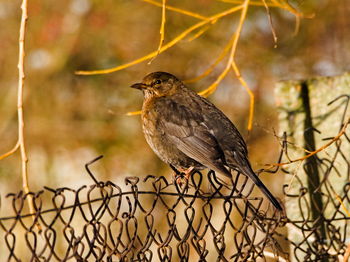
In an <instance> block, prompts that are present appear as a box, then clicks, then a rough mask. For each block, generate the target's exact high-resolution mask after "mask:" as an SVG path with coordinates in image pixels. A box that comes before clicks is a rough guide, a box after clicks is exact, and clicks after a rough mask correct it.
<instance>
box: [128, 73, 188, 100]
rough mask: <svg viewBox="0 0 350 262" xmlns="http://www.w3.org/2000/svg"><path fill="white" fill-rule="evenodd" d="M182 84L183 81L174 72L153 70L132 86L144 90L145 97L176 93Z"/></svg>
mask: <svg viewBox="0 0 350 262" xmlns="http://www.w3.org/2000/svg"><path fill="white" fill-rule="evenodd" d="M182 86H183V83H182V82H181V81H180V80H179V79H177V78H176V76H174V75H172V74H169V73H166V72H153V73H150V74H149V75H147V76H145V77H144V78H143V80H142V82H141V83H136V84H133V85H132V86H131V87H132V88H136V89H139V90H142V91H143V94H144V96H145V97H161V96H168V95H172V94H174V93H175V92H176V91H177V90H178V89H179V88H180V87H182Z"/></svg>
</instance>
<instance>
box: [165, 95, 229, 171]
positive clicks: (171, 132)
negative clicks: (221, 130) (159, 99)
mask: <svg viewBox="0 0 350 262" xmlns="http://www.w3.org/2000/svg"><path fill="white" fill-rule="evenodd" d="M166 103H167V107H168V109H169V110H165V111H166V112H165V111H164V112H162V114H163V117H162V119H160V120H159V121H160V122H159V124H160V126H161V128H162V129H163V131H164V135H166V136H167V138H168V139H169V141H171V142H172V143H173V144H174V145H175V146H176V147H177V148H178V149H179V150H180V151H181V152H183V153H184V154H185V155H187V156H188V157H190V158H192V159H194V160H196V161H197V162H199V163H201V164H202V165H204V166H206V167H208V168H210V169H212V170H215V171H218V172H220V173H223V174H225V175H227V176H230V173H229V171H228V170H227V169H226V168H225V166H224V162H225V160H224V153H223V152H222V150H221V148H220V146H219V144H218V142H217V140H216V138H215V136H214V135H213V134H212V133H211V130H210V129H209V128H208V127H207V126H206V124H205V122H204V118H203V116H202V115H201V112H196V111H194V110H191V109H190V108H188V107H187V106H184V105H182V104H179V103H176V102H175V101H171V100H170V101H169V100H167V101H166Z"/></svg>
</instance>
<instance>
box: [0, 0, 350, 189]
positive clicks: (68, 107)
mask: <svg viewBox="0 0 350 262" xmlns="http://www.w3.org/2000/svg"><path fill="white" fill-rule="evenodd" d="M167 3H168V4H170V5H174V6H177V7H181V8H184V9H187V10H191V11H194V12H197V13H200V14H202V15H206V16H210V15H213V14H216V13H218V12H220V11H223V10H225V9H227V8H229V7H230V5H231V6H232V5H233V4H232V3H227V2H221V1H214V0H196V1H171V0H169V1H167ZM20 4H21V1H19V0H0V23H1V29H0V47H1V52H0V139H1V140H0V141H1V143H0V154H2V153H5V152H7V151H8V150H9V149H11V148H12V147H13V146H14V144H15V143H16V139H17V111H16V110H17V106H16V102H17V97H16V96H17V81H18V73H17V61H18V31H19V25H20V15H21V10H20ZM290 4H291V5H292V6H294V7H295V8H296V9H297V10H299V11H300V12H302V13H304V14H306V15H307V16H313V18H303V19H301V23H300V28H299V31H298V33H297V34H295V33H294V31H295V26H296V25H295V17H294V15H292V14H291V13H289V12H288V11H286V10H282V9H279V8H271V9H270V11H271V18H272V22H273V27H274V29H275V32H276V34H277V37H278V42H277V47H276V48H274V46H275V43H274V41H273V37H272V33H271V27H270V24H269V20H268V16H267V14H266V10H265V8H264V7H263V6H252V7H250V8H249V10H248V17H247V19H246V21H245V23H244V26H243V31H242V35H241V38H240V40H239V44H238V49H237V55H236V62H237V64H238V66H239V68H240V70H241V73H242V75H243V77H244V78H245V80H246V81H247V82H248V84H249V86H250V88H251V89H252V90H253V92H254V94H255V98H256V103H255V106H256V107H255V117H254V122H253V130H252V131H251V132H250V133H249V134H248V132H247V129H246V127H247V120H248V113H249V96H248V94H247V93H246V91H245V90H244V88H243V87H242V86H241V85H240V83H239V81H238V80H237V79H236V78H235V76H234V74H233V73H232V72H229V74H228V75H227V77H226V78H225V79H224V81H222V82H221V84H220V85H219V87H218V89H217V91H216V92H215V93H214V94H213V95H211V96H210V97H209V99H210V100H211V101H212V102H214V103H215V104H216V105H217V106H218V107H219V108H220V109H222V110H223V111H224V112H225V113H226V114H227V115H228V116H229V117H230V119H231V120H232V121H233V122H234V123H235V124H236V126H237V127H238V129H239V130H240V131H241V133H242V135H243V136H244V137H245V138H246V140H247V144H248V147H249V152H250V159H251V162H252V164H253V166H254V168H255V169H258V168H262V167H263V166H264V164H267V163H275V162H276V161H277V158H278V154H279V151H280V146H279V143H278V139H277V138H276V137H275V136H274V131H276V132H278V123H277V113H278V112H277V111H276V107H275V101H274V96H273V89H274V86H275V84H276V82H277V81H281V80H285V79H305V78H308V77H311V76H316V75H337V74H342V73H343V72H346V71H349V70H350V64H349V61H350V19H349V16H350V5H349V4H348V0H338V1H331V0H328V1H327V0H314V1H312V0H309V1H306V0H304V1H302V0H297V1H291V2H290ZM28 14H29V20H28V25H27V32H26V46H25V49H26V58H25V69H26V79H25V99H24V113H25V139H26V140H25V142H26V147H27V153H28V157H29V183H30V186H31V190H34V191H36V190H40V189H41V188H42V187H43V186H44V185H46V186H50V187H63V186H67V187H78V186H81V185H83V184H92V183H93V181H92V180H91V179H90V178H89V177H88V175H87V174H86V172H85V169H84V164H85V163H87V162H88V161H90V160H92V159H93V158H95V157H96V156H98V155H101V154H103V155H104V158H103V159H102V160H100V161H99V162H98V163H96V164H95V165H94V167H93V171H94V173H95V175H96V176H97V177H98V179H101V180H112V181H113V182H115V183H123V181H124V178H125V177H126V176H139V177H144V176H145V175H147V174H154V175H158V176H159V175H165V176H167V177H170V176H171V175H172V171H171V169H170V168H169V167H167V166H166V165H165V164H164V163H162V162H161V161H160V160H159V159H158V158H157V157H156V155H155V154H154V153H153V152H152V151H151V149H150V148H149V147H148V145H147V144H146V141H145V139H144V137H143V134H142V130H141V124H140V116H127V115H126V113H127V112H129V111H136V110H139V109H140V108H141V105H142V94H141V93H140V92H138V91H137V90H133V89H130V88H129V86H130V85H131V84H133V83H135V82H138V81H140V80H141V79H142V77H143V76H144V75H146V74H148V73H150V72H152V71H159V70H161V71H168V72H170V73H173V74H175V75H176V76H178V77H179V78H180V79H183V80H185V79H190V78H194V77H196V76H198V75H200V74H201V73H203V72H204V71H205V70H206V69H207V67H208V66H209V65H210V64H211V63H213V62H214V61H215V59H216V58H217V57H218V55H219V54H220V52H221V50H222V49H223V48H224V46H225V45H226V43H227V41H228V40H229V39H230V37H231V35H232V33H233V32H234V31H235V29H236V26H237V22H238V19H239V16H238V15H237V14H233V15H230V16H227V17H225V18H224V19H222V20H220V21H218V22H217V24H215V25H213V26H212V27H211V28H210V29H209V30H208V31H207V32H206V33H205V34H203V35H202V36H200V37H199V38H197V39H195V40H193V41H188V39H184V40H182V41H181V42H180V43H179V44H178V45H176V46H174V47H173V48H171V49H169V50H168V51H166V52H165V53H162V54H160V55H159V56H158V57H157V58H156V59H155V60H153V61H152V63H151V64H148V63H147V62H143V63H141V64H138V65H135V66H132V67H129V68H127V69H125V70H122V71H118V72H115V73H111V74H106V75H96V76H78V75H75V74H74V72H75V71H76V70H94V69H105V68H110V67H113V66H117V65H121V64H124V63H127V62H129V61H132V60H134V59H136V58H139V57H141V56H144V55H146V54H148V53H150V52H152V51H154V50H156V49H157V47H158V43H159V28H160V21H161V8H159V7H156V6H154V5H151V4H149V3H146V2H143V1H138V0H130V1H122V0H113V1H112V0H106V1H96V0H61V1H39V0H31V1H29V6H28ZM166 15H167V21H166V25H165V43H167V42H168V41H170V40H171V39H173V38H174V37H175V36H176V35H178V34H179V33H180V32H182V31H183V30H185V29H186V28H188V27H189V26H191V25H193V24H194V23H197V22H198V20H196V19H195V18H191V17H188V16H185V15H181V14H178V13H175V12H171V11H167V12H166ZM224 67H225V62H223V63H221V64H220V65H219V66H218V67H216V69H215V70H214V71H213V73H212V74H210V75H209V76H208V77H206V78H204V79H202V80H200V81H198V82H196V83H192V84H189V87H190V88H192V89H194V90H196V91H200V90H203V89H204V88H206V87H208V86H209V85H210V84H211V83H212V82H213V81H215V79H216V77H217V76H218V75H219V74H220V73H221V72H222V70H223V68H224ZM20 164H21V163H20V154H19V152H17V153H15V154H14V155H12V156H10V157H8V158H6V159H4V160H1V161H0V191H1V195H4V194H6V193H8V192H14V191H16V192H17V191H18V190H20V189H21V185H22V181H21V175H20V171H21V168H20ZM262 179H263V180H264V181H266V184H268V187H269V188H271V190H272V191H273V192H274V193H275V194H276V195H281V190H282V187H281V185H282V183H283V175H282V174H280V175H279V174H270V175H268V174H265V175H263V178H262ZM272 182H273V183H272Z"/></svg>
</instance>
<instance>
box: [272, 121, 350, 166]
mask: <svg viewBox="0 0 350 262" xmlns="http://www.w3.org/2000/svg"><path fill="white" fill-rule="evenodd" d="M349 124H350V119H348V121H347V122H346V123H345V124H344V126H343V128H342V129H341V131H340V132H339V134H338V135H336V136H335V137H334V138H333V139H332V140H331V141H329V142H328V143H327V144H325V145H323V146H321V147H320V148H319V149H317V150H315V151H312V152H310V153H309V154H307V155H305V156H303V157H300V158H297V159H292V160H290V161H288V162H284V163H275V164H267V166H268V168H272V167H274V166H285V165H289V164H292V163H295V162H298V161H302V160H305V159H307V158H309V157H311V156H313V155H315V154H317V153H319V152H321V151H323V150H325V149H326V148H327V147H329V146H330V145H332V144H333V143H334V142H336V141H338V140H339V139H340V138H341V136H342V135H344V134H345V132H346V128H347V127H348V125H349Z"/></svg>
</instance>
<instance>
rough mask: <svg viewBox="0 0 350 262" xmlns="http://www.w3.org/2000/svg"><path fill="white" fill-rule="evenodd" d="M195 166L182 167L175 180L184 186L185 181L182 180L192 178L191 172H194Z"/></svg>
mask: <svg viewBox="0 0 350 262" xmlns="http://www.w3.org/2000/svg"><path fill="white" fill-rule="evenodd" d="M193 169H194V167H193V166H191V167H189V168H186V169H182V168H181V169H180V170H178V171H180V172H181V173H180V175H177V176H176V177H175V181H176V183H177V184H178V185H180V186H182V184H183V182H182V179H183V178H185V179H186V180H187V181H188V179H189V178H190V176H191V174H192V171H193Z"/></svg>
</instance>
